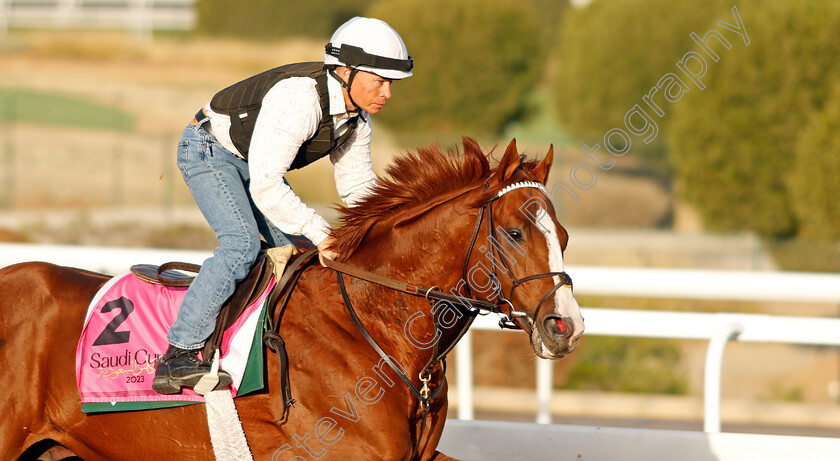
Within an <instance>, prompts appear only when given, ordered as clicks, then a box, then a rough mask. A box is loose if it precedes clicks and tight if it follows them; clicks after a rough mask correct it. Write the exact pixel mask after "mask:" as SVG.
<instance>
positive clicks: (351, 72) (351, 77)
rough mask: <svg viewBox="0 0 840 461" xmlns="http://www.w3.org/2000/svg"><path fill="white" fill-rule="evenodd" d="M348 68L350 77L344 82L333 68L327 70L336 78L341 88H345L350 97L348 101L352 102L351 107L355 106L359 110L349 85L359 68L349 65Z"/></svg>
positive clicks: (351, 83)
mask: <svg viewBox="0 0 840 461" xmlns="http://www.w3.org/2000/svg"><path fill="white" fill-rule="evenodd" d="M349 69H350V77H349V78H348V79H347V81H346V82H345V81H344V80H342V78H341V77H339V76H338V74H336V73H335V70H333V69H329V70H328V72H329V73H330V75H332V76H333V78H335V79H336V80H338V83H340V84H341V86H342V87H343V88H345V89H346V90H347V97H348V98H350V102H351V103H352V104H353V107H355V108H356V110H361V108H360V107H359V105H358V104H356V101H354V100H353V95H352V94H350V86H351V85H353V79H354V78H356V73H358V72H359V69H356V68H353V67H350V68H349Z"/></svg>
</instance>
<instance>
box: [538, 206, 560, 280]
mask: <svg viewBox="0 0 840 461" xmlns="http://www.w3.org/2000/svg"><path fill="white" fill-rule="evenodd" d="M537 216H539V220H538V221H537V224H539V226H538V227H539V228H540V231H541V232H542V233H543V235H544V236H545V243H546V245H547V246H548V268H549V270H551V272H563V250H562V248H560V239H559V238H557V227H555V226H554V220H553V219H551V215H549V214H548V213H547V212H546V211H545V210H543V209H542V208H540V209H539V210H537ZM554 283H555V284H557V283H560V277H558V276H556V275H555V276H554Z"/></svg>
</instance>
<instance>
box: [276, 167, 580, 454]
mask: <svg viewBox="0 0 840 461" xmlns="http://www.w3.org/2000/svg"><path fill="white" fill-rule="evenodd" d="M489 183H490V179H488V180H487V182H486V183H485V184H484V189H483V190H484V191H487V188H488V187H489ZM522 188H533V189H538V190H540V191H542V192H543V193H545V194H546V196H549V194H548V191H547V190H546V189H545V186H543V185H542V184H541V183H539V182H536V181H520V182H516V183H513V184H510V185H508V186H506V187H505V188H503V189H501V190H500V191H499V192H498V193H497V194H496V195H494V196H493V197H492V198H490V199H489V200H488V201H487V202H485V203H484V204H482V205H481V206H480V207H479V209H478V216H477V218H476V222H475V228H474V230H473V234H472V237H471V238H470V242H469V246H468V249H467V254H466V257H465V259H464V266H463V271H462V274H463V281H464V282H465V284H464V294H465V296H463V297H462V296H458V295H455V294H451V293H446V292H443V291H441V290H440V288H439V287H437V286H433V287H423V286H421V285H417V284H413V283H408V282H405V281H401V280H397V279H393V278H390V277H386V276H383V275H380V274H376V273H373V272H369V271H365V270H363V269H359V268H357V267H354V266H350V265H347V264H344V263H340V262H338V261H332V260H329V259H326V258H325V259H324V263H325V264H326V266H327V267H329V268H330V269H332V270H334V271H335V272H336V276H337V278H338V286H339V290H340V291H341V296H342V299H343V301H344V305H345V307H346V308H347V311H348V313H349V314H350V317H351V318H352V320H353V322H354V323H355V325H356V327H357V328H358V329H359V331H360V332H361V334H362V336H363V337H364V338H365V340H366V341H367V342H368V343H369V344H370V346H371V347H372V348H373V349H374V351H376V353H377V354H378V355H379V357H380V359H381V360H382V361H383V362H385V363H386V364H388V366H389V367H390V368H391V369H392V370H393V371H394V372H395V373H396V375H397V376H399V377H400V379H401V380H402V381H403V382H404V383H405V384H406V386H407V387H408V388H409V390H410V391H411V393H412V394H413V395H414V396H415V397H416V398H417V400H418V401H419V403H420V406H421V410H422V413H421V416H420V418H421V419H420V430H419V431H418V434H417V443H415V445H414V447H413V452H412V455H411V457H410V458H409V459H410V460H414V459H415V458H416V457H417V454H418V449H419V444H420V441H421V440H422V435H423V432H424V430H425V427H426V421H427V419H428V418H427V416H428V413H429V410H430V408H431V402H432V401H433V400H434V399H435V398H436V397H437V396H438V395H439V394H440V392H441V390H442V389H443V382H444V381H445V380H446V355H447V354H448V353H449V352H450V351H451V350H452V348H453V347H454V346H455V344H456V343H457V342H458V340H460V339H461V337H462V336H463V335H464V334H465V333H466V332H467V330H468V329H469V327H470V325H471V324H472V322H473V320H474V319H475V317H476V316H477V315H479V314H488V313H494V314H498V315H500V316H501V317H502V318H501V320H500V321H499V326H500V327H502V328H508V329H522V330H525V331H529V330H531V326H530V325H528V323H529V321H528V316H527V314H526V313H525V312H522V311H518V310H516V308H515V307H514V305H513V302H512V301H511V300H512V299H513V296H514V292H515V290H516V288H517V287H519V286H520V285H522V284H525V283H527V282H530V281H533V280H538V279H542V278H546V277H557V278H558V280H559V281H558V282H557V283H556V284H555V285H554V287H553V288H551V289H550V290H549V291H548V292H547V293H546V294H545V295H544V296H543V298H542V299H541V300H540V302H539V304H538V305H537V309H536V311H535V314H534V318H535V319H536V318H539V313H540V309H542V306H543V304H544V303H545V301H546V300H548V299H549V298H551V296H552V295H553V294H554V293H555V292H556V291H557V290H558V289H560V288H561V287H563V286H569V287H571V286H572V280H571V278H570V277H569V275H568V274H566V272H564V271H563V272H545V273H542V274H535V275H530V276H527V277H523V278H516V277H515V276H514V275H513V271H512V270H511V267H510V263H509V262H508V261H507V260H506V259H505V257H504V256H503V254H502V250H501V248H500V247H499V243H498V242H499V240H498V237H499V234H498V233H497V232H496V229H495V228H494V227H493V203H494V202H496V201H497V200H498V199H499V198H501V197H502V196H503V195H505V194H507V193H509V192H511V191H513V190H516V189H522ZM485 215H486V222H487V235H488V244H489V245H490V247H491V250H490V255H491V256H490V257H489V259H490V282H491V285H492V284H493V281H495V289H494V292H493V294H492V295H493V296H492V297H489V298H488V299H496V301H495V302H493V301H489V300H483V299H478V298H475V297H472V290H473V288H471V287H470V282H469V280H468V266H469V261H470V259H471V256H472V253H473V250H474V248H475V245H476V242H477V239H478V234H479V232H480V230H481V224H482V221H484V220H485V219H484V217H485ZM503 232H504V231H503ZM503 238H506V239H510V237H509V236H508V235H507V232H504V235H503ZM316 254H317V249H313V250H310V251H308V252H307V253H305V254H303V255H302V256H301V257H300V258H299V259H298V260H296V261H295V263H294V264H293V265H294V266H295V268H297V267H300V269H303V268H304V267H305V266H306V265H307V264H309V263H310V262H311V261H312V260H313V259H314V258H313V257H314V256H315V255H316ZM497 257H498V259H499V261H501V266H500V267H501V269H502V270H503V271H504V272H505V274H507V276H508V278H509V279H510V281H511V290H510V294H509V296H508V297H505V296H504V293H503V292H502V287H501V283H499V282H498V278H497V267H498V265H497V261H496V259H497ZM301 272H302V271H298V270H296V269H295V270H292V271H289V269H287V272H286V274H284V276H283V278H282V279H281V281H280V282H278V285H279V286H282V288H281V289H280V291H282V292H283V293H284V295H283V299H282V301H281V302H280V303H279V305H278V307H277V313H276V314H275V316H276V318H275V319H274V320H273V321H272V322H271V324H272V325H271V326H270V328H269V329H268V331H267V332H266V338H267V339H266V343H267V344H268V345H269V347H270V348H272V350H275V352H278V356H279V357H280V361H281V375H282V374H283V373H282V370H283V369H284V368H285V367H286V366H287V363H286V362H285V361H284V357H285V349H283V353H280V352H279V351H280V349H281V348H282V347H283V343H282V339H281V338H280V336H279V332H278V331H277V330H279V324H280V319H281V318H282V312H283V311H284V310H285V306H286V304H287V303H288V301H289V298H290V295H291V291H292V289H293V287H294V284H295V283H296V281H297V279H298V277H299V275H300V273H301ZM292 273H294V274H295V275H292ZM344 275H348V276H351V277H354V278H357V279H360V280H364V281H366V282H369V283H373V284H377V285H380V286H384V287H386V288H390V289H392V290H396V291H400V292H402V293H406V294H409V295H412V296H419V297H423V298H425V299H426V300H427V301H428V302H429V303H430V304H434V303H436V302H446V303H449V304H451V305H453V306H455V307H456V308H458V309H459V310H460V311H461V312H462V313H464V314H466V315H467V316H468V321H467V322H465V323H464V324H463V325H462V326H461V330H460V331H458V332H457V334H456V336H455V339H454V340H453V341H452V342H451V344H449V345H447V346H446V347H444V348H443V349H442V350H441V349H439V348H438V343H439V342H440V341H437V342H436V343H435V345H434V350H433V353H432V357H431V358H430V360H429V362H428V363H427V364H426V366H425V367H423V370H422V371H421V372H420V375H419V378H420V381H421V383H422V388H420V389H418V387H417V386H416V385H415V384H414V382H413V381H412V380H411V379H409V378H408V376H406V374H405V372H404V371H403V370H402V369H401V368H400V366H398V365H397V364H395V363H394V361H393V360H392V359H391V357H390V356H389V355H388V354H386V353H385V351H383V350H382V348H381V347H380V346H379V345H378V344H377V343H376V340H374V339H373V337H372V336H371V335H370V333H368V331H367V329H366V328H365V326H364V325H363V324H362V322H361V321H360V320H359V318H358V315H357V314H356V311H355V309H354V308H353V305H352V303H351V301H350V297H349V294H348V293H347V288H346V286H345V283H344V277H343V276H344ZM286 279H292V282H291V283H288V282H287V280H286ZM433 321H434V326H435V329H437V327H438V320H437V317H436V316H433ZM568 332H569V333H570V330H568ZM269 343H271V344H269ZM272 344H273V346H272ZM438 364H442V367H443V373H442V376H443V378H442V380H441V382H440V383H438V385H437V386H436V389H434V391H432V390H431V389H430V387H429V383H430V382H431V375H432V372H433V371H434V369H435V368H437V366H438ZM281 390H282V395H283V401H284V408H283V414H282V415H281V419H285V416H286V409H287V407H288V406H289V405H291V404H292V403H293V402H294V400H293V399H292V398H291V394H290V391H289V381H288V374H287V373H286V374H285V375H283V376H281ZM278 421H279V420H278Z"/></svg>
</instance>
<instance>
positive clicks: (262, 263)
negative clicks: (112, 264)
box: [131, 245, 296, 361]
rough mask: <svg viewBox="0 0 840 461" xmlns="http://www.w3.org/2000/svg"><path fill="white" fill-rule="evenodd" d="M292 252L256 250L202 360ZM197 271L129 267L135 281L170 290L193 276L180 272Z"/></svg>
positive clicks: (172, 265)
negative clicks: (135, 278)
mask: <svg viewBox="0 0 840 461" xmlns="http://www.w3.org/2000/svg"><path fill="white" fill-rule="evenodd" d="M295 252H296V250H295V249H294V247H293V246H292V245H287V246H284V247H280V248H264V249H263V250H261V251H260V255H259V256H258V257H257V262H256V263H255V264H254V266H253V267H252V268H251V271H250V272H249V273H248V276H247V277H246V278H245V279H244V280H242V281H241V282H239V283H238V284H237V286H236V289H235V291H234V292H233V294H232V295H231V296H230V298H228V300H227V301H225V303H224V305H223V306H222V310H221V311H220V312H219V316H218V318H217V319H216V327H215V329H214V330H213V334H212V335H210V338H209V339H208V340H207V342H206V343H205V345H204V348H203V349H202V351H201V356H202V357H203V358H204V360H206V361H207V360H210V359H211V358H212V357H213V354H214V352H215V350H216V349H217V348H219V347H221V341H222V335H223V334H224V331H225V330H226V329H228V328H229V327H230V326H231V325H233V323H234V322H236V319H237V318H239V315H240V314H242V311H243V310H244V309H245V308H246V307H247V306H249V305H251V304H252V303H253V302H254V301H256V299H257V298H259V296H260V295H261V294H262V293H263V292H264V291H265V289H266V287H267V286H268V284H269V283H270V281H271V276H272V275H274V276H275V279H276V280H280V278H281V276H282V274H283V270H284V269H285V266H286V263H287V262H288V261H289V259H290V258H291V257H292V255H293V254H294V253H295ZM200 269H201V266H200V265H198V264H191V263H185V262H168V263H164V264H161V265H160V266H157V265H153V264H136V265H134V266H131V272H132V273H133V274H134V276H135V277H137V278H138V279H140V280H143V281H144V282H148V283H154V284H157V285H164V286H171V287H187V286H189V285H190V283H192V281H193V280H194V279H195V276H192V275H188V274H185V273H184V272H191V273H198V271H199V270H200ZM275 289H276V287H275Z"/></svg>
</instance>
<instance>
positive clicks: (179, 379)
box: [152, 345, 233, 394]
mask: <svg viewBox="0 0 840 461" xmlns="http://www.w3.org/2000/svg"><path fill="white" fill-rule="evenodd" d="M207 373H210V364H208V363H204V362H202V361H201V360H198V351H197V350H193V351H190V350H185V349H180V348H177V347H175V346H172V345H170V346H169V349H167V351H166V353H165V354H163V357H161V358H160V363H158V366H157V371H155V379H154V381H152V389H154V391H155V392H157V393H158V394H177V393H178V392H181V388H182V387H194V386H195V385H196V383H198V381H199V380H200V379H201V377H202V376H204V375H206V374H207ZM232 381H233V380H232V379H231V377H230V374H229V373H228V372H226V371H224V370H219V384H217V385H216V387H215V389H214V390H218V389H224V388H226V387H228V386H230V383H231V382H232Z"/></svg>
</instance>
